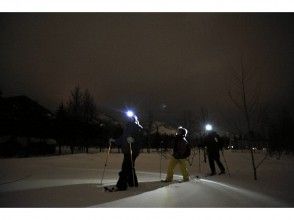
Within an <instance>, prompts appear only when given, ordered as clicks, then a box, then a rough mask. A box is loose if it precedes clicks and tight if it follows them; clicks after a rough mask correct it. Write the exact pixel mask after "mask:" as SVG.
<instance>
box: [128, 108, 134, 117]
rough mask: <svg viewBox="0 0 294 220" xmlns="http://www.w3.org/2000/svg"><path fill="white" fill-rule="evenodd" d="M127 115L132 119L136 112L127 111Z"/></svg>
mask: <svg viewBox="0 0 294 220" xmlns="http://www.w3.org/2000/svg"><path fill="white" fill-rule="evenodd" d="M126 114H127V116H128V117H129V118H131V117H133V116H134V112H133V111H130V110H129V111H127V112H126Z"/></svg>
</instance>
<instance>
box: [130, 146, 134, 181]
mask: <svg viewBox="0 0 294 220" xmlns="http://www.w3.org/2000/svg"><path fill="white" fill-rule="evenodd" d="M129 146H130V154H131V166H132V175H133V184H134V185H135V174H134V164H133V151H132V143H131V142H130V143H129Z"/></svg>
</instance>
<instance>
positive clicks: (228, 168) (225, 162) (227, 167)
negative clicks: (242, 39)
mask: <svg viewBox="0 0 294 220" xmlns="http://www.w3.org/2000/svg"><path fill="white" fill-rule="evenodd" d="M221 152H222V155H223V158H224V161H225V165H226V169H227V171H228V174H229V176H231V175H230V171H229V167H228V164H227V161H226V158H225V155H224V151H223V150H222V151H221Z"/></svg>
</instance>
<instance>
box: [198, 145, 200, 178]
mask: <svg viewBox="0 0 294 220" xmlns="http://www.w3.org/2000/svg"><path fill="white" fill-rule="evenodd" d="M200 153H201V151H200V147H199V148H198V154H199V155H198V159H199V165H198V167H199V173H201V161H200Z"/></svg>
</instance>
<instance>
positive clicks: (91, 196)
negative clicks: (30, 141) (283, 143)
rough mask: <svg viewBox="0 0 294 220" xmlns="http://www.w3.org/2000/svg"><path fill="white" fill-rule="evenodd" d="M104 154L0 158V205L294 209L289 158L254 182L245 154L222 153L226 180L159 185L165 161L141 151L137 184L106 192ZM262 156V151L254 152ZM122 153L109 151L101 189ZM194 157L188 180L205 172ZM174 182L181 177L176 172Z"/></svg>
mask: <svg viewBox="0 0 294 220" xmlns="http://www.w3.org/2000/svg"><path fill="white" fill-rule="evenodd" d="M105 156H106V153H105V152H104V153H92V154H75V155H65V156H54V157H39V158H16V159H0V207H293V204H294V193H293V192H292V190H290V188H289V186H292V185H293V184H294V173H293V167H294V166H293V165H294V164H293V163H294V161H293V158H292V157H290V156H289V157H283V158H282V160H277V159H275V158H269V159H267V160H265V162H264V164H262V166H261V167H260V169H259V170H258V180H257V181H254V180H253V175H252V170H251V164H250V155H249V154H248V153H246V152H226V153H225V156H226V159H227V163H228V165H229V168H230V173H231V176H228V175H222V176H214V177H209V178H205V179H201V180H198V179H193V180H191V181H190V182H186V183H173V184H163V183H161V182H160V179H163V178H164V177H165V174H164V173H165V172H166V168H167V164H168V159H163V160H162V163H161V165H162V170H161V171H162V172H161V175H160V155H159V154H158V153H155V152H153V153H151V154H147V153H143V154H141V155H140V156H139V158H138V160H137V161H136V169H137V173H138V178H139V181H140V185H139V187H138V188H130V189H129V190H127V191H124V192H115V193H106V192H104V191H103V190H102V186H101V185H99V183H100V181H101V175H102V171H103V167H104V162H105ZM256 156H257V159H261V158H262V153H261V154H257V155H256ZM121 161H122V155H121V154H117V153H112V154H111V155H110V160H109V163H108V165H107V167H106V168H107V169H106V172H105V177H104V180H103V185H113V184H115V183H116V180H117V173H118V171H119V169H120V166H121ZM200 165H201V167H199V155H198V154H196V155H194V159H193V164H192V166H191V167H189V170H190V174H191V176H192V177H193V176H195V175H196V174H199V171H200V172H201V173H207V172H208V171H209V169H208V167H207V164H205V163H204V162H203V161H202V155H201V157H200ZM176 174H177V175H175V177H174V178H175V179H181V176H180V175H179V170H178V169H177V170H176Z"/></svg>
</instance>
